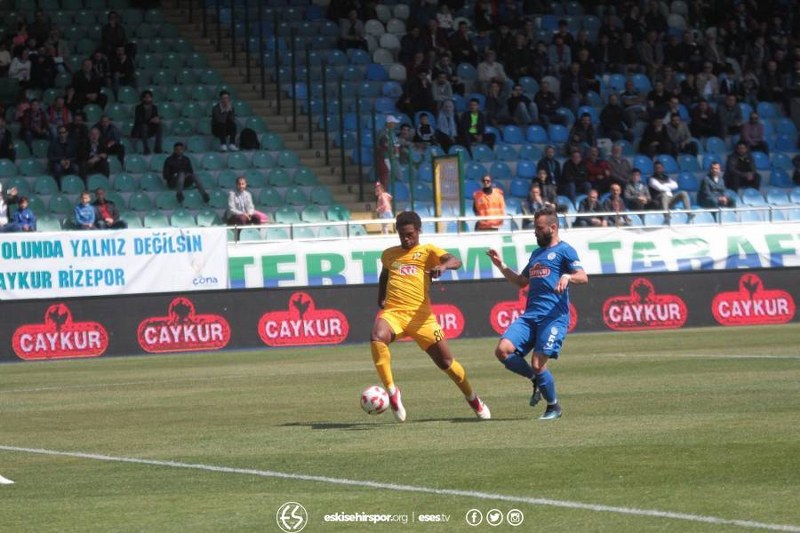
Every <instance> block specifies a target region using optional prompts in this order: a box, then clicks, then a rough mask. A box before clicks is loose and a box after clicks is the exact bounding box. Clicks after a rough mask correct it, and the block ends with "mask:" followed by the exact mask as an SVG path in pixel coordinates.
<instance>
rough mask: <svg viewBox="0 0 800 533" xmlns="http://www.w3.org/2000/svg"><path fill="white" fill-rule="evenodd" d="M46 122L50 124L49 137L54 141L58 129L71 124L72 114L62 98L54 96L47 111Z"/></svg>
mask: <svg viewBox="0 0 800 533" xmlns="http://www.w3.org/2000/svg"><path fill="white" fill-rule="evenodd" d="M47 122H48V123H49V124H50V137H51V138H53V139H55V138H56V135H57V132H58V128H60V127H62V126H69V125H70V124H71V123H72V112H71V111H70V110H69V108H68V107H67V105H66V104H65V103H64V97H63V96H56V99H55V100H53V103H52V104H51V105H50V108H49V109H48V110H47Z"/></svg>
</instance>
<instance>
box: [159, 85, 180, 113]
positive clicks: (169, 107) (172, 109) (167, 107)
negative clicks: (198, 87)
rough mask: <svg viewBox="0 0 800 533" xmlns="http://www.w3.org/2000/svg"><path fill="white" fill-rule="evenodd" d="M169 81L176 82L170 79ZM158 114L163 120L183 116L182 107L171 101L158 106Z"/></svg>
mask: <svg viewBox="0 0 800 533" xmlns="http://www.w3.org/2000/svg"><path fill="white" fill-rule="evenodd" d="M169 83H174V82H173V81H170V82H169ZM162 85H167V83H164V84H162ZM158 114H159V116H160V117H161V120H175V119H177V118H178V117H180V116H181V113H180V109H178V106H177V105H175V104H173V103H170V102H167V103H164V104H161V105H160V106H158Z"/></svg>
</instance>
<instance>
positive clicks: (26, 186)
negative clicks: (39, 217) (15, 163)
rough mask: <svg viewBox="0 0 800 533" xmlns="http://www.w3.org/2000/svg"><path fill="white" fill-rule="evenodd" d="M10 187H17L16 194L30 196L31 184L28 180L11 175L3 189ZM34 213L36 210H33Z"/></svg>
mask: <svg viewBox="0 0 800 533" xmlns="http://www.w3.org/2000/svg"><path fill="white" fill-rule="evenodd" d="M12 187H16V188H17V196H30V195H31V186H30V183H28V180H26V179H25V178H20V177H13V178H11V179H9V180H8V181H7V182H6V186H5V190H6V191H8V190H9V189H11V188H12ZM34 213H36V211H34Z"/></svg>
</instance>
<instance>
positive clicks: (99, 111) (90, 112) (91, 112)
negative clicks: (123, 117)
mask: <svg viewBox="0 0 800 533" xmlns="http://www.w3.org/2000/svg"><path fill="white" fill-rule="evenodd" d="M83 113H84V115H86V123H87V124H90V125H91V124H97V123H98V122H100V117H102V116H103V108H102V107H100V106H99V105H97V104H86V105H85V106H83Z"/></svg>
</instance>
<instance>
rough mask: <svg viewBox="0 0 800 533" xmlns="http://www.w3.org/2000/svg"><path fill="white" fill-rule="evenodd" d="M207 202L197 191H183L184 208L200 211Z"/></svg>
mask: <svg viewBox="0 0 800 533" xmlns="http://www.w3.org/2000/svg"><path fill="white" fill-rule="evenodd" d="M203 204H205V202H204V201H203V197H202V196H201V195H200V191H198V190H197V189H186V190H184V191H183V207H186V208H188V209H199V208H201V207H203Z"/></svg>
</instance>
